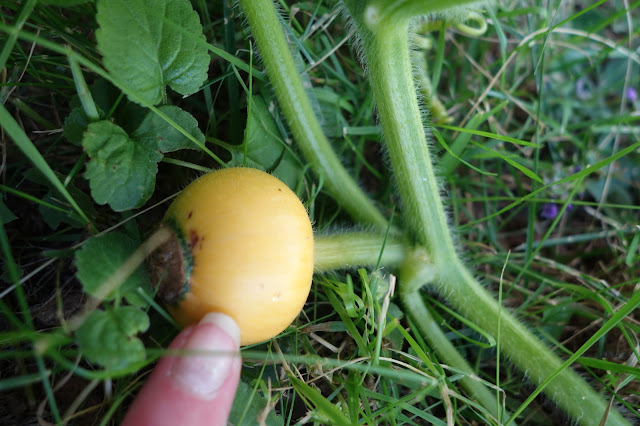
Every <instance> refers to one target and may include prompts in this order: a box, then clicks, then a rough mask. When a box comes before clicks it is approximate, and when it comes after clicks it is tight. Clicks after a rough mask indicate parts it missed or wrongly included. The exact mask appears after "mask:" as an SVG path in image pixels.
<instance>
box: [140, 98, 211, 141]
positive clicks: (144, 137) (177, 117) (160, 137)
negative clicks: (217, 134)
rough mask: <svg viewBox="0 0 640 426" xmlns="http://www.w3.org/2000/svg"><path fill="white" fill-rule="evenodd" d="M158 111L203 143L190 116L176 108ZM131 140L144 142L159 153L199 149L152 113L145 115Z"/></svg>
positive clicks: (164, 108) (168, 107)
mask: <svg viewBox="0 0 640 426" xmlns="http://www.w3.org/2000/svg"><path fill="white" fill-rule="evenodd" d="M158 109H159V110H160V111H161V112H162V113H163V114H165V115H166V116H167V117H169V118H170V119H171V120H173V121H174V122H175V123H176V124H178V125H179V126H180V127H182V128H183V129H184V130H186V131H187V132H188V133H189V134H190V135H191V136H193V137H194V138H196V139H197V140H199V141H200V142H202V143H204V135H203V134H202V131H200V128H199V127H198V122H197V121H196V119H195V118H194V117H193V116H192V115H191V114H189V113H188V112H186V111H184V110H182V109H180V108H178V107H176V106H163V107H160V108H158ZM132 138H133V139H135V140H138V141H144V142H145V144H147V145H149V146H153V147H155V148H156V149H157V150H158V151H160V152H171V151H177V150H179V149H199V148H198V147H197V146H196V145H195V144H194V143H193V142H192V141H190V140H189V139H188V138H187V137H186V136H185V135H183V134H182V133H180V132H179V131H178V130H177V129H176V128H175V127H173V126H171V125H170V124H169V123H167V121H166V120H165V119H163V118H162V117H160V116H158V115H157V114H154V113H153V112H150V113H149V114H147V116H146V117H145V118H144V120H143V121H142V123H141V124H140V127H138V129H137V130H136V131H135V132H134V133H133V135H132Z"/></svg>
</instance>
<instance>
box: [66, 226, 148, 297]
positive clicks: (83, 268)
mask: <svg viewBox="0 0 640 426" xmlns="http://www.w3.org/2000/svg"><path fill="white" fill-rule="evenodd" d="M137 246H138V245H137V244H136V242H135V241H134V240H132V239H131V238H129V237H128V236H127V235H125V234H122V233H120V232H111V233H108V234H104V235H101V236H99V237H93V238H91V239H89V240H88V241H87V242H86V243H85V244H84V245H83V246H82V248H81V249H80V250H78V251H77V252H76V267H77V268H78V274H77V277H78V279H79V280H80V282H81V283H82V286H83V288H84V291H85V292H87V293H89V294H91V295H94V294H96V293H97V292H98V289H99V288H100V286H101V285H102V284H103V283H104V282H105V281H106V280H107V278H109V277H110V276H111V274H112V273H113V272H114V271H115V270H116V269H118V268H119V267H120V265H122V263H123V262H124V261H125V260H126V259H127V258H128V257H129V255H131V253H133V251H134V250H135V249H136V248H137ZM138 288H142V289H143V290H144V291H145V292H146V293H147V294H150V293H151V287H150V284H149V278H148V276H147V274H146V272H145V271H144V270H143V269H142V268H138V269H137V270H136V271H135V272H134V273H133V274H131V275H130V276H129V278H127V279H126V281H125V282H124V283H123V284H122V286H120V288H118V289H116V290H115V291H114V293H113V294H111V295H110V297H109V298H110V299H111V298H114V297H116V296H118V297H124V298H125V299H127V301H128V302H129V303H131V304H132V305H136V306H146V304H147V302H146V301H145V300H144V298H142V296H140V294H139V293H138Z"/></svg>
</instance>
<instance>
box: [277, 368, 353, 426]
mask: <svg viewBox="0 0 640 426" xmlns="http://www.w3.org/2000/svg"><path fill="white" fill-rule="evenodd" d="M289 380H291V382H292V384H293V387H294V388H295V389H296V390H297V391H298V392H299V393H300V394H301V395H302V396H303V397H304V398H306V399H307V400H309V402H311V403H312V404H313V405H314V406H315V407H316V409H317V410H318V413H319V414H321V415H324V416H325V417H326V419H327V420H328V421H329V422H330V424H334V425H345V426H346V425H354V424H356V423H354V422H353V421H351V419H349V418H348V417H347V416H346V415H345V414H344V413H343V412H342V411H341V410H340V409H339V408H338V407H337V406H336V405H334V404H333V403H331V402H329V401H328V400H327V399H326V398H325V397H324V396H323V395H322V394H321V393H320V392H319V391H317V390H316V389H314V388H312V387H311V386H309V385H308V384H306V383H305V382H303V381H302V380H300V379H298V378H296V377H289Z"/></svg>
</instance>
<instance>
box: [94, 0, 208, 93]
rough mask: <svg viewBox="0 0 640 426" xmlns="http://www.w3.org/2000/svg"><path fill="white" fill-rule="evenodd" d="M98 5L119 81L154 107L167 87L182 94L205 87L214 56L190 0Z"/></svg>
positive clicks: (104, 48)
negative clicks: (208, 51) (210, 56)
mask: <svg viewBox="0 0 640 426" xmlns="http://www.w3.org/2000/svg"><path fill="white" fill-rule="evenodd" d="M97 8H98V13H97V15H96V19H97V21H98V25H99V26H100V28H99V29H98V30H97V31H96V39H97V41H98V49H99V50H100V52H102V55H103V56H104V65H105V67H106V68H107V70H109V73H110V74H111V75H112V76H113V77H114V79H115V81H117V82H118V83H119V84H122V85H123V86H124V87H126V88H127V90H129V91H131V92H133V93H135V95H136V96H137V97H139V98H140V100H142V101H144V102H147V103H149V104H153V105H155V104H158V103H160V102H161V101H162V100H164V99H165V98H166V86H167V85H169V86H170V87H171V88H172V89H173V90H175V91H176V92H178V93H180V94H182V95H190V94H192V93H194V92H196V91H197V90H198V89H199V88H200V86H201V85H202V83H203V82H204V81H205V79H206V78H207V71H208V69H209V61H210V58H209V55H208V53H207V46H206V43H204V42H203V41H204V35H203V33H202V25H201V24H200V19H199V17H198V14H197V13H196V12H195V11H194V10H193V8H192V6H191V3H190V2H189V0H100V1H98V7H97ZM132 100H134V101H139V100H138V99H132Z"/></svg>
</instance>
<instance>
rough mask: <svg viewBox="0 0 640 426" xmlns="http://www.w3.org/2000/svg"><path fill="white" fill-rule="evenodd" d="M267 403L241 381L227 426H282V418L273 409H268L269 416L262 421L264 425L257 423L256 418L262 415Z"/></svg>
mask: <svg viewBox="0 0 640 426" xmlns="http://www.w3.org/2000/svg"><path fill="white" fill-rule="evenodd" d="M267 404H268V401H267V400H266V399H265V398H263V397H262V395H260V394H258V393H257V392H255V393H254V392H253V388H252V387H250V386H249V385H248V384H246V383H245V382H243V381H240V383H238V389H237V390H236V396H235V398H234V400H233V405H232V406H231V413H230V414H229V420H228V422H227V425H229V426H253V425H257V424H264V425H266V426H279V425H283V424H284V421H283V420H282V417H280V416H278V415H277V414H276V412H275V411H273V409H268V410H269V414H268V415H267V417H266V418H265V419H264V423H260V422H259V421H258V417H259V416H261V415H262V413H263V412H264V410H265V408H266V407H267Z"/></svg>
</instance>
